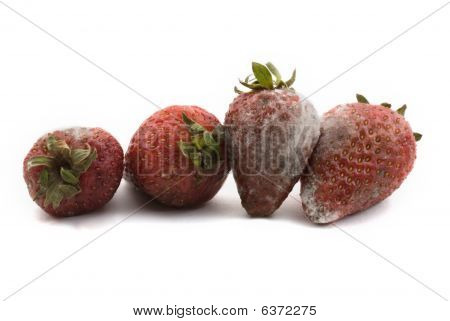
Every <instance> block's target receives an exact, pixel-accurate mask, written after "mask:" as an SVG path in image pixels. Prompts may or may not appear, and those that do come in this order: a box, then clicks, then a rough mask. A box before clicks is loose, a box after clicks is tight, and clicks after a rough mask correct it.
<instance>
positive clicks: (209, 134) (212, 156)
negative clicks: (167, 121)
mask: <svg viewBox="0 0 450 321" xmlns="http://www.w3.org/2000/svg"><path fill="white" fill-rule="evenodd" d="M182 117H183V122H184V123H185V124H186V126H187V127H188V129H189V133H190V141H188V142H185V141H182V140H180V141H179V142H178V147H179V148H180V151H181V153H182V154H183V156H185V157H186V158H188V159H190V160H191V161H192V163H193V164H194V166H195V168H196V169H198V170H206V171H208V170H213V169H214V168H216V166H217V165H218V164H219V163H220V162H221V155H220V143H219V142H220V140H221V138H222V135H223V132H222V126H220V125H218V126H217V127H216V128H214V130H213V131H207V130H206V129H205V128H204V127H203V126H201V125H200V124H198V123H196V122H195V121H193V120H192V119H190V118H189V117H188V116H187V115H186V114H185V113H183V114H182Z"/></svg>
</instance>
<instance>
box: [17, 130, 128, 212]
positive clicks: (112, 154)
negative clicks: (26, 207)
mask: <svg viewBox="0 0 450 321" xmlns="http://www.w3.org/2000/svg"><path fill="white" fill-rule="evenodd" d="M122 173H123V151H122V148H121V147H120V145H119V143H118V142H117V140H116V139H115V138H114V137H113V136H111V134H109V133H108V132H106V131H104V130H103V129H101V128H78V127H77V128H70V129H66V130H58V131H55V132H52V133H49V134H47V135H44V136H43V137H41V138H39V139H38V141H37V142H36V143H35V144H34V146H33V148H32V149H31V150H30V152H29V153H28V155H27V156H26V157H25V160H24V162H23V174H24V178H25V182H26V183H27V186H28V191H29V193H30V196H31V197H32V198H33V200H34V201H35V202H36V203H37V204H38V205H39V206H40V207H41V208H42V209H43V210H44V211H46V212H47V213H48V214H50V215H52V216H56V217H65V216H73V215H78V214H83V213H86V212H90V211H93V210H95V209H98V208H100V207H102V206H103V205H105V204H106V203H107V202H108V201H109V200H110V199H111V198H112V197H113V195H114V193H115V192H116V190H117V188H118V187H119V184H120V181H121V179H122Z"/></svg>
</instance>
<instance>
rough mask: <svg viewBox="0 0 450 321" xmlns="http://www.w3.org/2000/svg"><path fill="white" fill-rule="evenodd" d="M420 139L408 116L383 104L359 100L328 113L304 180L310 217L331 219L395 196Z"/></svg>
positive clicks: (305, 205) (317, 220) (318, 220)
mask: <svg viewBox="0 0 450 321" xmlns="http://www.w3.org/2000/svg"><path fill="white" fill-rule="evenodd" d="M415 158H416V142H415V139H414V135H413V132H412V130H411V127H410V126H409V124H408V122H407V121H406V120H405V119H404V117H403V116H402V115H400V114H398V113H396V112H395V111H392V110H391V109H389V108H386V107H384V106H380V105H370V104H365V103H353V104H346V105H339V106H337V107H335V108H333V109H331V110H330V111H329V112H327V113H326V114H325V115H324V116H323V119H322V122H321V136H320V138H319V142H318V143H317V146H316V147H315V150H314V152H313V154H312V156H311V158H310V161H309V162H310V172H308V173H305V175H303V176H302V178H301V184H302V188H301V197H302V202H303V209H304V211H305V214H306V215H307V217H308V218H309V219H310V220H311V221H312V222H315V223H330V222H333V221H336V220H338V219H340V218H342V217H344V216H347V215H349V214H353V213H356V212H358V211H361V210H364V209H366V208H368V207H370V206H372V205H374V204H376V203H378V202H380V201H382V200H384V199H385V198H386V197H388V196H389V195H391V193H392V192H393V191H395V190H396V189H397V188H398V187H399V186H400V185H401V183H402V182H403V180H404V179H405V178H406V176H407V175H408V174H409V172H410V171H411V170H412V168H413V164H414V160H415Z"/></svg>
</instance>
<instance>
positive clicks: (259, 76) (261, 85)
mask: <svg viewBox="0 0 450 321" xmlns="http://www.w3.org/2000/svg"><path fill="white" fill-rule="evenodd" d="M252 70H253V75H248V76H247V77H246V78H245V79H244V80H243V81H242V80H239V83H240V84H241V85H242V86H244V87H246V88H249V89H251V91H258V90H265V89H269V90H271V89H283V88H285V89H292V88H291V86H292V85H293V84H294V82H295V77H296V71H295V69H294V72H293V73H292V76H291V78H290V79H289V80H287V81H284V80H283V79H282V77H281V74H280V72H279V71H278V69H277V68H276V67H275V66H274V65H273V63H271V62H268V63H266V64H265V65H263V64H260V63H257V62H252ZM234 91H235V92H236V93H237V94H242V93H244V92H243V91H242V90H240V89H238V88H237V87H234Z"/></svg>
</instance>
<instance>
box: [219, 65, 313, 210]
mask: <svg viewBox="0 0 450 321" xmlns="http://www.w3.org/2000/svg"><path fill="white" fill-rule="evenodd" d="M252 69H253V76H248V77H247V78H246V79H245V81H240V83H241V84H242V85H243V86H245V87H247V88H249V89H251V91H250V92H247V93H244V92H242V91H240V90H238V89H237V88H236V87H235V91H236V92H237V93H238V94H239V95H238V96H237V97H236V98H235V99H234V101H233V102H232V103H231V105H230V108H229V110H228V112H227V114H226V118H225V125H226V126H225V133H226V140H227V146H228V149H229V157H230V162H231V167H232V169H233V175H234V178H235V181H236V185H237V188H238V192H239V195H240V197H241V201H242V206H243V207H244V208H245V209H246V211H247V213H248V214H249V215H251V216H268V215H271V214H272V213H273V212H274V211H275V210H276V209H277V208H278V207H279V206H280V205H281V203H282V202H283V201H284V200H285V199H286V197H287V196H288V194H289V193H290V191H291V190H292V188H293V187H294V185H295V184H296V183H297V182H298V180H299V178H300V175H301V173H302V172H303V170H304V168H305V166H306V164H307V160H308V158H309V155H310V154H311V152H312V150H313V148H314V145H315V144H316V142H317V140H318V138H319V127H320V122H319V117H318V116H317V113H316V111H315V109H314V107H313V106H312V104H311V103H310V102H309V101H307V100H304V99H302V98H301V97H300V96H299V94H297V93H296V92H295V90H294V89H293V88H291V86H292V84H293V83H294V81H295V71H294V73H293V75H292V77H291V79H289V80H288V81H283V80H282V79H281V75H280V73H279V72H278V70H277V69H276V68H275V66H274V65H273V64H271V63H267V64H266V65H262V64H259V63H255V62H254V63H253V64H252ZM251 78H254V80H252V79H251ZM274 78H275V79H274Z"/></svg>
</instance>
